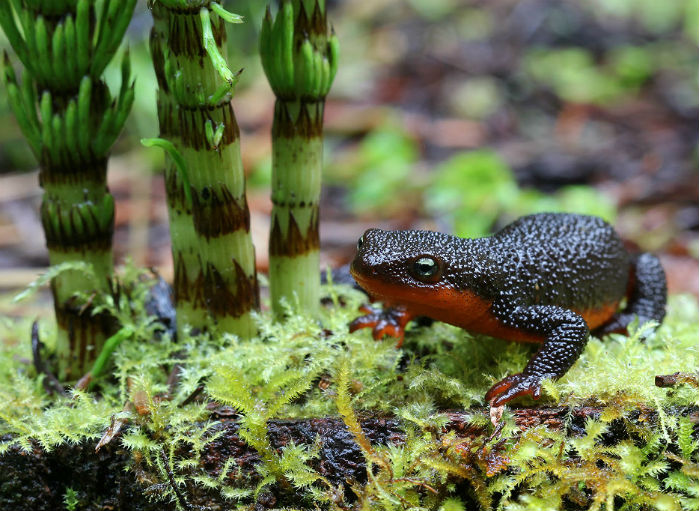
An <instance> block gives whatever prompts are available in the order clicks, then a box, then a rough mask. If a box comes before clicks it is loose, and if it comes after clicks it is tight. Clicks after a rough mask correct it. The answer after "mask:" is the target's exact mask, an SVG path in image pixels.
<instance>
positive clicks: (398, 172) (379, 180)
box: [349, 126, 419, 213]
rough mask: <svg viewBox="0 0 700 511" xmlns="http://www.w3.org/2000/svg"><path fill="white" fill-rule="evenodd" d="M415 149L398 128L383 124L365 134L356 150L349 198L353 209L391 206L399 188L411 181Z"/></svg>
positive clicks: (401, 196)
mask: <svg viewBox="0 0 700 511" xmlns="http://www.w3.org/2000/svg"><path fill="white" fill-rule="evenodd" d="M418 158H419V151H418V147H417V144H416V142H415V140H413V139H411V138H410V137H409V136H408V134H406V133H405V132H404V131H402V130H401V129H400V128H397V127H391V126H387V127H384V128H382V129H379V130H377V131H374V132H372V133H370V134H368V135H367V136H366V137H365V138H364V139H363V141H362V142H361V143H360V146H359V148H358V151H357V160H356V161H355V171H353V172H352V173H351V178H350V179H351V181H350V184H351V187H350V190H349V199H350V204H351V206H352V208H353V209H354V210H355V212H357V213H362V212H366V211H376V210H381V209H384V210H385V211H392V210H395V208H394V207H393V206H394V205H396V206H398V204H396V201H403V200H404V199H405V197H406V195H405V194H403V193H401V192H406V188H407V187H410V186H411V183H412V182H414V176H413V175H412V174H413V170H414V165H415V164H416V163H417V162H418Z"/></svg>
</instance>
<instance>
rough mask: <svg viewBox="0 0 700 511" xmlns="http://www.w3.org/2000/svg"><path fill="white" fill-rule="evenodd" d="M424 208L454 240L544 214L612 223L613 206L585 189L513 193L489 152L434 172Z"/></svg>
mask: <svg viewBox="0 0 700 511" xmlns="http://www.w3.org/2000/svg"><path fill="white" fill-rule="evenodd" d="M425 203H426V208H427V210H428V212H430V213H431V214H433V215H436V216H441V217H443V218H447V220H448V222H449V223H450V224H452V227H453V229H452V230H453V232H454V233H455V234H456V235H458V236H467V237H479V236H486V235H488V234H489V233H491V232H493V229H494V226H496V225H497V224H504V223H505V222H507V221H510V220H514V219H515V218H517V217H519V216H522V215H527V214H532V213H541V212H546V211H550V212H558V211H561V212H564V211H566V212H570V213H580V214H587V215H597V216H599V217H601V218H603V219H605V220H607V221H613V220H614V218H615V205H614V204H613V203H612V202H611V201H610V199H608V198H607V197H605V196H604V195H602V194H600V193H599V192H597V191H596V190H595V189H594V188H592V187H590V186H583V185H581V186H565V187H563V188H561V189H559V190H558V191H557V192H556V193H554V194H552V195H547V194H545V193H542V192H540V191H537V190H535V189H521V188H519V187H518V184H517V182H516V180H515V177H514V176H513V173H512V171H511V170H510V168H509V167H508V165H507V164H506V163H505V161H503V159H502V158H500V157H499V156H498V154H497V153H495V152H494V151H491V150H489V149H482V150H478V151H470V152H463V153H458V154H457V155H455V156H453V157H452V158H450V159H449V160H447V161H446V162H444V163H442V164H441V165H439V166H438V167H436V168H435V171H434V177H433V178H432V180H431V183H430V184H429V186H428V187H427V189H426V192H425Z"/></svg>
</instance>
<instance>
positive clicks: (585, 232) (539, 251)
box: [350, 213, 666, 406]
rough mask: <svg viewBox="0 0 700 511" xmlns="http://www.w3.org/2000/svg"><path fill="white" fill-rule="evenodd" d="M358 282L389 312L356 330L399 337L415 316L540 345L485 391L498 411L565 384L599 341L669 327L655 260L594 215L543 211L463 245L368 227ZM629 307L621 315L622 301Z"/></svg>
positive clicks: (427, 234) (374, 313) (434, 235)
mask: <svg viewBox="0 0 700 511" xmlns="http://www.w3.org/2000/svg"><path fill="white" fill-rule="evenodd" d="M350 272H351V274H352V276H353V277H354V278H355V280H356V281H357V283H358V284H359V285H360V287H362V288H363V289H364V290H365V291H366V292H367V293H368V294H369V295H370V297H371V298H372V299H373V300H379V301H381V302H383V303H384V305H385V306H386V307H387V308H386V309H385V310H384V311H378V310H373V309H370V308H365V309H363V310H364V312H366V313H367V314H366V315H365V316H362V317H359V318H357V319H356V320H355V321H353V322H352V323H351V324H350V330H351V331H355V330H357V329H359V328H365V327H371V328H373V335H374V338H375V339H380V338H381V337H382V336H384V335H385V334H387V335H390V336H393V337H397V338H398V339H399V341H398V344H397V346H401V343H402V341H403V335H404V328H405V326H406V324H407V323H408V322H409V321H410V320H411V319H412V318H415V317H417V316H428V317H430V318H433V319H436V320H439V321H444V322H446V323H450V324H452V325H456V326H459V327H462V328H464V329H466V330H468V331H470V332H474V333H479V334H485V335H489V336H493V337H499V338H502V339H507V340H512V341H520V342H535V343H541V344H542V346H541V347H540V348H539V350H538V351H537V352H536V353H535V355H534V356H533V357H532V359H531V360H530V361H529V362H528V364H527V365H526V366H525V368H524V369H523V371H522V372H521V373H517V374H514V375H511V376H508V377H506V378H504V379H503V380H501V381H500V382H498V383H496V384H495V385H493V387H491V389H490V390H489V391H488V392H487V393H486V400H487V401H488V402H490V404H491V405H492V406H500V405H503V404H505V403H507V402H508V401H510V400H512V399H514V398H516V397H518V396H522V395H531V396H532V397H533V398H535V399H537V398H538V397H539V396H540V392H541V383H542V380H543V379H545V378H553V379H557V378H560V377H561V376H563V375H564V373H566V371H568V369H569V368H570V367H571V366H572V365H573V364H574V362H576V360H577V359H578V357H579V355H580V354H581V352H582V351H583V348H584V347H585V345H586V342H587V341H588V336H589V331H594V332H595V333H596V334H605V333H610V332H624V331H625V330H626V327H627V325H628V324H629V323H630V322H631V321H632V320H633V319H634V318H635V317H636V318H638V319H639V321H640V324H641V323H643V322H645V321H648V320H655V321H657V322H659V323H660V322H661V321H662V320H663V318H664V315H665V309H666V276H665V274H664V270H663V268H662V267H661V264H660V262H659V260H658V259H657V258H656V257H655V256H653V255H651V254H648V253H644V254H638V255H633V254H630V253H628V252H627V250H626V249H625V247H624V246H623V243H622V240H621V239H620V237H619V236H618V235H617V233H616V232H615V231H614V230H613V228H612V227H611V226H610V225H609V224H607V223H606V222H604V221H603V220H602V219H600V218H597V217H593V216H583V215H573V214H557V213H543V214H537V215H530V216H525V217H522V218H520V219H518V220H516V221H514V222H513V223H511V224H510V225H508V226H506V227H504V228H503V229H502V230H500V231H499V232H497V233H496V234H494V235H493V236H490V237H486V238H475V239H465V238H458V237H456V236H451V235H449V234H442V233H439V232H432V231H383V230H380V229H370V230H368V231H367V232H365V234H364V235H363V236H362V237H361V238H360V240H359V241H358V245H357V255H356V256H355V259H354V260H353V262H352V264H351V266H350ZM623 301H626V304H625V306H624V308H623V309H621V307H620V306H621V304H622V303H623Z"/></svg>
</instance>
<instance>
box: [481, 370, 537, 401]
mask: <svg viewBox="0 0 700 511" xmlns="http://www.w3.org/2000/svg"><path fill="white" fill-rule="evenodd" d="M544 378H545V377H542V376H535V375H532V374H523V373H517V374H513V375H511V376H507V377H506V378H503V379H502V380H501V381H499V382H498V383H496V384H495V385H494V386H493V387H491V388H490V389H489V391H488V392H487V393H486V401H487V402H488V403H489V404H490V405H491V406H492V407H498V406H502V405H504V404H506V403H507V402H508V401H511V400H513V399H515V398H516V397H519V396H532V398H533V399H539V398H540V394H541V393H542V380H543V379H544Z"/></svg>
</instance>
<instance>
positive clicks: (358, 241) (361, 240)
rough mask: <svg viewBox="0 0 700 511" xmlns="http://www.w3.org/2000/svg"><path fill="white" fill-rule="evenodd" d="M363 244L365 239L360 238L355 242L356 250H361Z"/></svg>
mask: <svg viewBox="0 0 700 511" xmlns="http://www.w3.org/2000/svg"><path fill="white" fill-rule="evenodd" d="M364 243H365V237H364V236H360V239H359V240H357V250H360V249H361V248H362V245H363V244H364Z"/></svg>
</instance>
